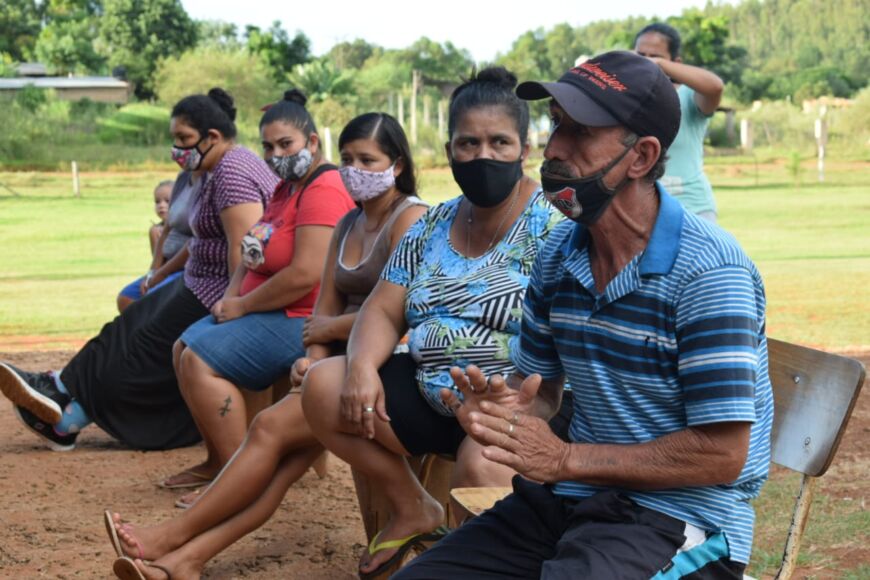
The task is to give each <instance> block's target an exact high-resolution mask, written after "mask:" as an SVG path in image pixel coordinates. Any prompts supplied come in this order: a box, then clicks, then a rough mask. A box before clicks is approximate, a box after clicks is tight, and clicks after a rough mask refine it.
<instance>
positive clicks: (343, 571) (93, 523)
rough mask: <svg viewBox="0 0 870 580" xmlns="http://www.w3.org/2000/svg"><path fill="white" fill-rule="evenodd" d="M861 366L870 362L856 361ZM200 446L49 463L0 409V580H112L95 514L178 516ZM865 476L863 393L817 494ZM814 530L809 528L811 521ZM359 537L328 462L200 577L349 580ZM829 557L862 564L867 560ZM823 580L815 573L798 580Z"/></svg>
mask: <svg viewBox="0 0 870 580" xmlns="http://www.w3.org/2000/svg"><path fill="white" fill-rule="evenodd" d="M71 354H72V352H70V351H48V352H17V353H3V352H0V360H7V361H9V362H12V363H13V364H17V365H20V366H21V367H23V368H27V369H34V370H42V369H50V368H60V367H61V366H62V365H63V363H64V361H66V360H67V359H68V358H69V357H70V356H71ZM862 358H863V360H864V363H865V364H866V365H867V366H868V367H870V353H866V352H865V353H862ZM202 454H203V450H202V448H201V447H199V446H196V447H192V448H188V449H180V450H174V451H167V452H147V453H145V452H138V451H130V450H128V449H124V448H123V447H122V446H121V445H120V444H119V443H117V442H116V441H114V440H113V439H112V438H111V437H109V436H108V435H106V434H105V433H103V432H102V431H101V430H99V429H98V428H95V427H90V428H88V429H86V430H85V431H84V432H83V433H82V434H81V435H80V436H79V439H78V446H77V448H76V449H75V450H74V451H72V452H69V453H55V452H53V451H50V450H48V449H46V448H44V447H42V446H41V444H40V442H39V441H38V440H37V439H36V438H35V436H33V435H32V434H31V433H29V432H27V431H25V430H24V429H22V428H21V427H20V424H19V422H18V420H17V419H16V418H15V417H14V415H13V414H12V412H11V407H10V405H8V404H5V403H3V404H0V498H2V500H0V578H27V579H29V578H114V575H113V574H112V571H111V565H112V562H113V561H114V558H115V556H114V552H113V550H112V547H111V545H110V544H109V541H108V540H107V537H106V533H105V529H104V528H103V524H102V519H101V517H102V511H103V510H104V509H107V508H111V509H112V510H116V511H119V512H121V513H122V514H124V515H125V517H127V518H129V519H130V520H132V521H133V522H137V523H152V522H157V521H161V520H163V519H165V518H168V517H172V516H173V515H175V514H176V513H177V510H176V509H175V508H173V503H174V501H175V498H176V496H177V495H180V493H178V492H171V491H168V490H164V489H160V488H158V487H157V486H156V485H155V482H156V481H159V480H160V479H161V477H163V476H166V475H168V474H171V473H174V472H176V471H178V470H180V469H182V468H184V467H187V466H189V465H191V464H193V463H195V462H196V461H198V460H199V459H200V458H201V457H202ZM868 465H870V393H867V392H866V389H865V392H864V393H863V394H862V396H861V397H860V399H859V401H858V405H857V408H856V409H855V413H854V415H853V417H852V421H851V423H850V425H849V429H848V430H847V432H846V435H845V438H844V439H843V442H842V444H841V447H840V453H839V455H838V457H837V460H836V462H835V464H834V466H833V467H832V468H831V470H830V471H829V472H828V475H826V476H825V478H824V480H825V481H826V485H825V492H826V493H830V494H833V495H836V496H851V497H859V498H863V497H865V496H866V495H867V491H868V483H867V473H868V469H867V466H868ZM810 526H812V522H810ZM364 540H365V534H364V531H363V526H362V522H361V520H360V517H359V512H358V510H357V507H356V496H355V494H354V489H353V482H352V479H351V476H350V471H349V470H348V469H347V467H346V466H345V465H344V464H342V463H341V462H340V461H338V460H336V459H335V458H333V459H332V462H331V464H330V471H329V474H328V475H327V476H326V478H325V479H322V480H321V479H319V478H318V477H317V476H316V475H315V474H314V473H313V472H309V473H308V474H307V475H306V476H305V477H303V478H302V480H300V481H299V482H298V483H297V484H296V485H295V486H293V487H292V488H291V489H290V491H289V493H288V494H287V497H286V498H285V500H284V503H283V504H282V505H281V508H280V509H279V511H278V513H276V514H275V516H274V517H273V518H272V519H271V520H270V521H269V522H267V523H266V525H265V526H263V527H262V528H260V529H259V530H256V531H255V532H253V533H252V534H250V535H248V536H247V537H245V538H244V539H242V540H241V541H239V542H237V543H236V544H235V545H233V546H231V547H230V548H229V549H227V550H226V551H225V552H224V553H223V554H221V555H220V556H218V557H217V558H216V559H215V560H213V561H212V562H211V563H210V564H209V565H208V566H207V567H206V570H205V577H207V578H212V579H229V578H263V579H272V578H275V579H277V578H282V579H284V578H305V579H308V578H329V579H341V578H354V577H356V574H355V570H356V562H357V559H358V557H359V554H361V551H362V550H363V544H362V543H363V542H364ZM848 552H850V553H844V554H841V555H839V556H840V557H842V558H843V559H844V560H851V561H853V562H854V561H855V559H856V558H857V559H858V560H864V559H866V558H867V557H868V554H867V552H866V551H863V550H861V549H859V550H858V551H857V552H855V551H852V550H848ZM808 575H811V576H813V577H819V576H822V577H824V576H825V574H824V572H822V573H821V575H820V571H819V570H813V571H803V573H799V574H798V577H806V576H808Z"/></svg>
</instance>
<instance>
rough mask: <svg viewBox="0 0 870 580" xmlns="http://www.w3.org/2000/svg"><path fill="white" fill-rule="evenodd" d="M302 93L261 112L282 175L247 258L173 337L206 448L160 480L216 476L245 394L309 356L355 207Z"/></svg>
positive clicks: (239, 422)
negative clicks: (332, 259) (338, 232)
mask: <svg viewBox="0 0 870 580" xmlns="http://www.w3.org/2000/svg"><path fill="white" fill-rule="evenodd" d="M305 100H306V99H305V96H304V95H303V94H302V93H301V92H300V91H298V90H292V91H288V92H287V93H285V95H284V98H283V99H282V100H281V101H279V102H277V103H275V104H274V105H272V106H271V107H269V108H268V110H267V111H266V113H265V114H264V115H263V118H262V120H261V121H260V135H261V138H262V141H263V151H264V159H265V160H266V162H267V163H268V164H269V165H270V166H271V167H272V169H273V170H274V171H275V173H277V174H278V177H280V178H281V180H282V181H281V183H280V184H279V185H278V187H277V189H276V190H275V193H274V195H273V196H272V200H271V201H270V203H269V205H268V206H266V210H265V212H264V214H263V217H262V219H261V220H260V221H258V222H257V223H256V224H255V225H254V227H253V228H251V229H250V230H249V231H248V234H247V235H246V236H245V237H244V238H243V240H242V264H241V265H240V266H239V268H238V269H237V270H236V271H235V274H234V275H233V277H232V279H231V280H230V284H229V287H228V288H227V290H226V292H225V293H224V295H223V298H221V299H220V300H218V302H217V303H216V304H215V305H214V306H213V307H212V309H211V314H210V315H208V316H206V317H205V318H203V319H201V320H200V321H198V322H196V323H195V324H193V325H191V326H190V327H189V328H188V329H187V330H186V331H185V332H184V334H182V336H181V338H180V339H179V340H178V342H177V343H176V345H175V349H174V361H175V370H176V374H177V375H178V382H179V386H180V388H181V393H182V395H183V396H184V399H185V401H186V402H187V406H188V407H189V408H190V411H191V414H192V415H193V418H194V420H195V421H196V424H197V427H198V428H199V431H200V433H201V434H202V437H203V439H204V440H205V444H206V450H207V452H208V456H207V458H206V460H205V461H204V462H202V463H200V464H199V465H196V466H194V467H191V468H188V469H185V470H184V471H182V472H180V473H178V474H176V475H174V476H172V477H170V478H168V479H166V480H165V481H163V482H162V485H163V487H167V488H181V487H196V486H201V485H203V484H205V483H208V482H209V481H211V480H212V479H213V478H214V477H215V475H217V473H218V472H219V471H220V469H221V468H222V467H223V466H224V465H225V464H226V463H227V462H228V461H229V459H230V457H231V456H232V454H233V453H234V452H235V451H236V449H237V448H238V447H239V445H241V443H242V440H243V439H244V437H245V432H246V430H247V421H246V417H247V415H246V412H245V398H244V392H245V391H246V390H247V391H261V390H263V389H266V388H268V387H269V386H270V385H271V384H272V383H274V382H275V380H276V379H278V378H279V377H281V376H285V375H286V374H287V373H288V372H289V370H290V368H291V366H292V365H293V363H294V361H295V360H296V359H297V358H299V357H302V356H303V355H304V354H305V349H304V346H303V340H302V330H303V324H304V323H305V319H306V317H308V316H309V315H311V313H312V309H313V307H314V302H315V300H316V299H317V292H318V289H319V285H320V276H321V273H322V272H323V267H324V263H325V261H326V256H327V254H328V252H329V241H330V239H331V237H332V231H333V229H334V228H335V225H336V224H337V223H338V221H339V220H340V219H341V218H342V217H343V216H344V215H345V214H346V213H347V212H348V211H350V210H351V209H352V208H354V207H355V206H354V203H353V200H352V199H351V198H350V196H349V195H348V193H347V190H346V189H345V187H344V184H343V182H342V179H341V176H340V175H339V173H338V170H337V168H336V167H335V166H333V165H330V164H328V163H327V162H326V160H325V159H324V158H323V154H322V151H321V149H320V140H319V138H318V135H317V131H316V128H315V126H314V121H313V119H312V118H311V115H310V114H309V113H308V111H307V110H306V109H305Z"/></svg>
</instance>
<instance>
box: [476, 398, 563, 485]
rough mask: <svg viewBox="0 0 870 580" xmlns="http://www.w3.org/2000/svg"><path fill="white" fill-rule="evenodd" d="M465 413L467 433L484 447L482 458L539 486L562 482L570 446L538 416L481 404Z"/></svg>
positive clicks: (485, 402)
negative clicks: (476, 408)
mask: <svg viewBox="0 0 870 580" xmlns="http://www.w3.org/2000/svg"><path fill="white" fill-rule="evenodd" d="M479 407H480V409H479V410H477V411H471V412H470V413H469V414H468V421H469V423H470V426H469V428H468V432H469V433H470V434H471V436H472V437H473V438H474V439H475V441H478V442H479V443H481V444H483V445H486V448H485V449H484V450H483V456H484V457H486V458H487V459H489V460H490V461H495V462H496V463H501V464H502V465H506V466H508V467H510V468H511V469H513V470H515V471H516V472H517V473H519V474H520V475H523V476H524V477H527V478H529V479H532V480H535V481H540V482H543V483H553V482H556V481H559V480H560V479H563V478H564V476H563V475H562V474H563V473H564V472H565V471H564V466H565V465H566V463H567V461H568V456H569V454H570V450H571V446H570V445H569V444H568V443H567V442H565V441H563V440H561V439H559V437H557V436H556V435H555V434H554V433H553V431H552V430H551V429H550V426H549V424H547V422H546V421H544V420H543V419H541V418H540V417H535V416H534V415H528V414H526V413H522V412H518V411H514V410H511V409H509V408H507V407H504V406H502V405H499V404H497V403H491V402H488V401H481V402H480V405H479Z"/></svg>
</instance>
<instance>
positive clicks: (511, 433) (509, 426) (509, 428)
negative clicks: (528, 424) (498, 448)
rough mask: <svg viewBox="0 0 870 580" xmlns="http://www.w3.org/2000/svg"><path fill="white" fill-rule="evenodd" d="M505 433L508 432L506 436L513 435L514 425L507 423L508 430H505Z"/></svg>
mask: <svg viewBox="0 0 870 580" xmlns="http://www.w3.org/2000/svg"><path fill="white" fill-rule="evenodd" d="M507 432H508V435H513V434H514V424H513V423H508V430H507Z"/></svg>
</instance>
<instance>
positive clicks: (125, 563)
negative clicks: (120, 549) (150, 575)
mask: <svg viewBox="0 0 870 580" xmlns="http://www.w3.org/2000/svg"><path fill="white" fill-rule="evenodd" d="M145 565H146V566H148V567H149V568H157V569H158V570H161V571H162V572H163V573H164V574H166V580H172V574H170V573H169V570H167V569H166V568H164V567H163V566H161V565H159V564H155V563H154V562H146V563H145ZM112 571H113V572H114V573H115V576H117V577H118V578H120V579H121V580H148V579H147V578H145V575H144V574H142V570H140V569H139V567H138V566H137V565H136V562H134V561H133V559H132V558H128V557H127V556H123V557H121V558H118V559H117V560H115V563H114V564H112Z"/></svg>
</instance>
